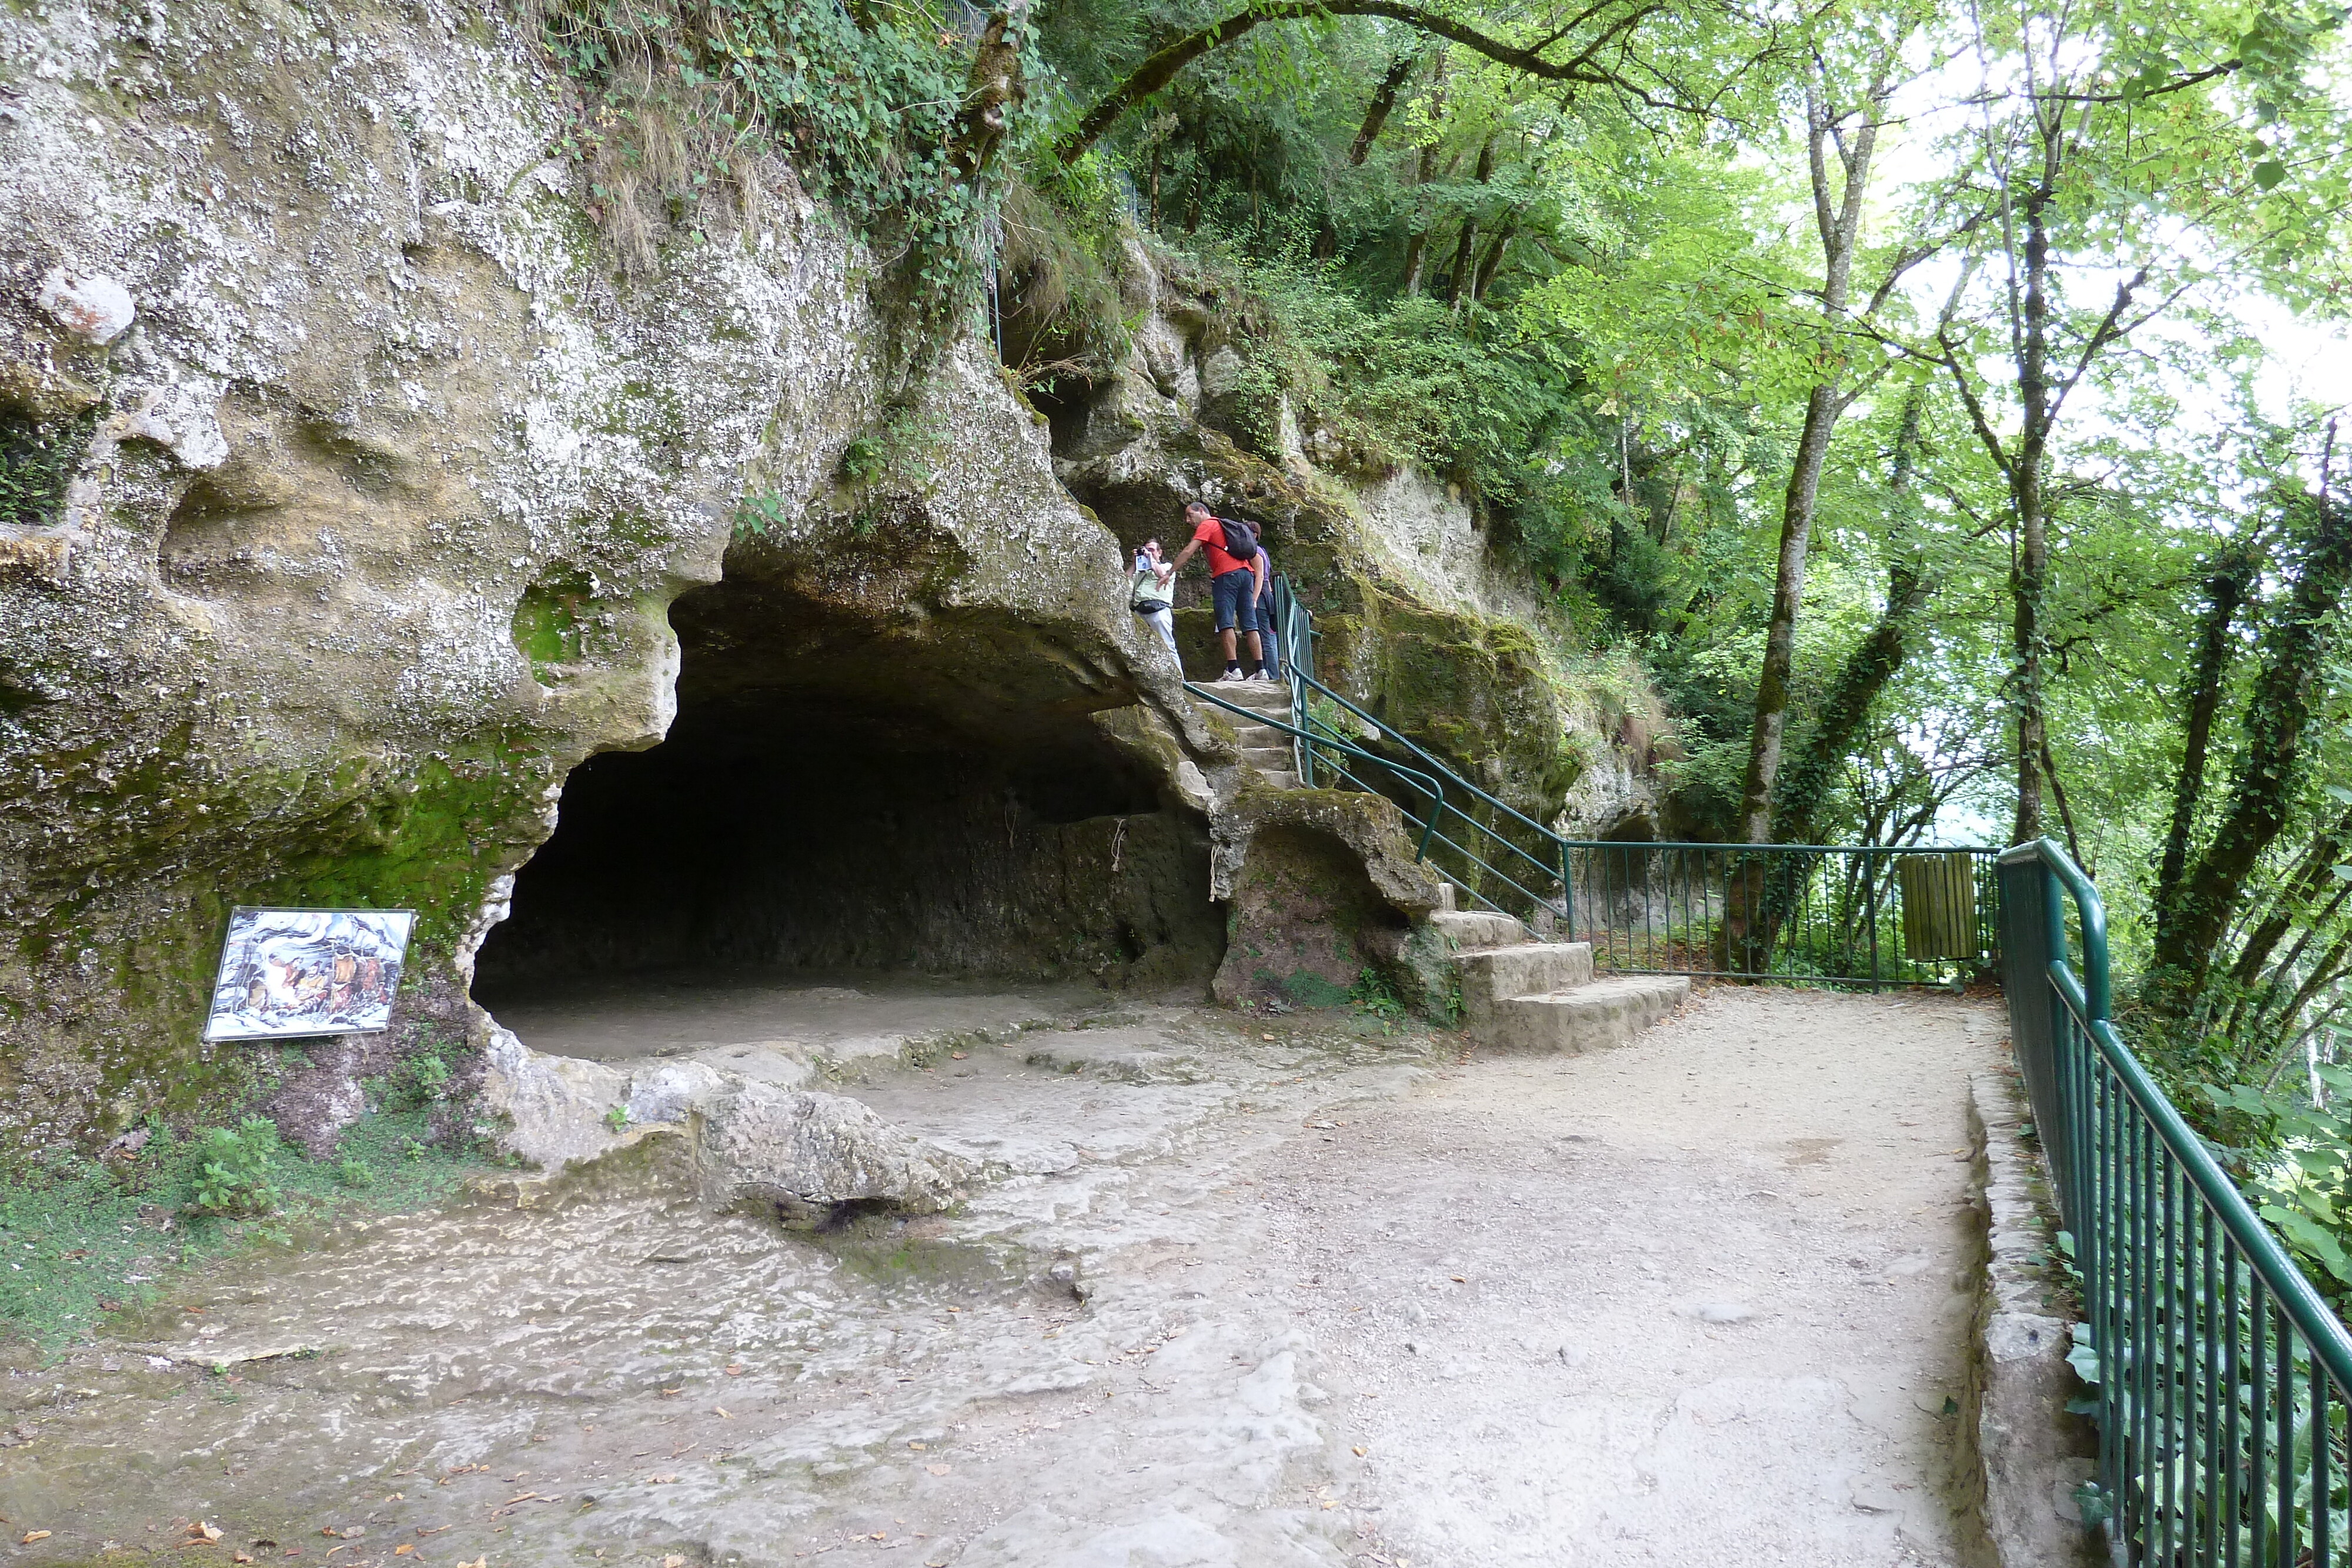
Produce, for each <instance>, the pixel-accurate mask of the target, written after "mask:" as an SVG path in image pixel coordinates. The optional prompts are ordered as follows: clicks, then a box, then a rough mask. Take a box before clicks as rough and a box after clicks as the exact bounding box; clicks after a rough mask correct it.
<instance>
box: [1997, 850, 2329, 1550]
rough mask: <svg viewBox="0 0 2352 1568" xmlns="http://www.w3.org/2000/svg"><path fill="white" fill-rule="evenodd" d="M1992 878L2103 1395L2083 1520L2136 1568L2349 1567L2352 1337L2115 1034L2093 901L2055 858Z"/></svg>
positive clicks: (2012, 990) (2020, 1036)
mask: <svg viewBox="0 0 2352 1568" xmlns="http://www.w3.org/2000/svg"><path fill="white" fill-rule="evenodd" d="M2000 880H2001V902H2000V908H2001V919H2002V926H2003V929H2002V933H2001V939H2000V946H2001V952H2002V955H2003V961H2002V962H2003V970H2004V988H2005V989H2006V991H2007V993H2008V998H2009V1010H2010V1026H2011V1040H2013V1041H2014V1043H2015V1046H2016V1050H2017V1056H2018V1061H2019V1064H2020V1066H2021V1068H2022V1069H2023V1071H2024V1074H2025V1080H2026V1087H2027V1090H2028V1092H2029V1093H2030V1094H2031V1096H2032V1102H2033V1120H2034V1126H2035V1129H2036V1131H2037V1133H2038V1134H2039V1135H2040V1137H2041V1140H2042V1146H2043V1147H2044V1148H2045V1149H2046V1150H2047V1151H2048V1154H2049V1157H2050V1164H2051V1170H2052V1175H2053V1179H2054V1181H2055V1183H2056V1186H2057V1196H2058V1204H2059V1208H2060V1210H2061V1212H2062V1213H2063V1217H2064V1220H2065V1225H2066V1229H2067V1233H2068V1236H2069V1238H2070V1239H2071V1240H2072V1242H2073V1245H2074V1257H2075V1261H2076V1264H2077V1266H2078V1268H2079V1269H2080V1271H2081V1277H2082V1284H2083V1293H2084V1302H2083V1315H2084V1326H2083V1329H2082V1331H2081V1337H2083V1338H2084V1339H2085V1340H2086V1341H2087V1343H2086V1345H2085V1347H2084V1348H2085V1349H2086V1350H2087V1352H2088V1353H2089V1354H2077V1356H2076V1358H2075V1360H2076V1364H2077V1365H2078V1366H2084V1369H2085V1372H2086V1375H2087V1376H2088V1377H2089V1379H2090V1380H2091V1381H2092V1382H2093V1383H2094V1384H2095V1385H2096V1390H2097V1400H2096V1406H2097V1416H2098V1422H2099V1471H2098V1477H2097V1480H2096V1482H2095V1495H2094V1496H2091V1497H2089V1498H2086V1499H2085V1500H2086V1501H2087V1502H2088V1503H2089V1504H2090V1505H2091V1506H2090V1508H2089V1510H2088V1511H2087V1512H2086V1515H2085V1517H2086V1518H2095V1519H2098V1520H2100V1521H2102V1522H2104V1524H2105V1530H2106V1532H2107V1539H2108V1543H2109V1545H2110V1547H2111V1549H2112V1551H2113V1553H2114V1555H2115V1556H2116V1559H2117V1560H2118V1561H2120V1562H2123V1563H2134V1564H2138V1563H2148V1564H2162V1565H2164V1568H2175V1565H2179V1564H2197V1565H2203V1564H2221V1565H2226V1568H2241V1565H2243V1568H2255V1565H2257V1564H2260V1565H2263V1568H2297V1565H2299V1564H2313V1565H2322V1564H2335V1563H2352V1544H2347V1531H2346V1530H2345V1525H2344V1516H2345V1511H2346V1508H2347V1502H2352V1498H2347V1486H2346V1473H2347V1448H2346V1437H2347V1413H2352V1399H2347V1393H2348V1392H2352V1336H2347V1333H2346V1332H2345V1328H2344V1324H2343V1323H2342V1322H2340V1321H2338V1319H2337V1318H2336V1315H2335V1314H2334V1313H2333V1312H2330V1311H2329V1309H2328V1307H2327V1304H2326V1301H2323V1300H2322V1299H2321V1297H2320V1296H2319V1293H2318V1292H2317V1291H2315V1290H2314V1289H2313V1288H2312V1285H2311V1282H2310V1281H2308V1280H2306V1279H2305V1277H2304V1276H2303V1274H2302V1272H2301V1271H2300V1270H2297V1269H2296V1268H2295V1266H2294V1262H2293V1261H2292V1260H2290V1259H2289V1258H2288V1257H2287V1255H2286V1253H2285V1251H2284V1249H2283V1248H2281V1246H2280V1245H2279V1243H2278V1240H2277V1239H2276V1238H2274V1237H2273V1235H2272V1234H2271V1233H2270V1231H2269V1230H2268V1229H2267V1228H2265V1227H2264V1226H2263V1223H2262V1221H2261V1220H2260V1219H2259V1218H2256V1217H2255V1215H2254V1212H2253V1210H2252V1207H2250V1206H2249V1205H2248V1204H2247V1202H2246V1199H2245V1198H2244V1197H2243V1196H2242V1195H2241V1194H2240V1192H2239V1191H2238V1189H2237V1187H2236V1186H2235V1185H2234V1184H2233V1183H2232V1182H2231V1180H2230V1177H2229V1176H2228V1174H2227V1173H2226V1172H2225V1171H2223V1170H2222V1168H2221V1166H2220V1164H2219V1163H2218V1162H2217V1161H2216V1160H2215V1159H2214V1158H2213V1156H2212V1155H2211V1154H2210V1152H2209V1151H2208V1150H2207V1148H2206V1147H2205V1145H2204V1144H2203V1143H2202V1142H2201V1141H2200V1139H2199V1138H2198V1136H2197V1134H2195V1133H2193V1132H2192V1131H2190V1130H2189V1126H2188V1124H2186V1123H2185V1122H2183V1121H2182V1120H2181V1117H2180V1113H2179V1112H2178V1111H2177V1110H2175V1109H2174V1107H2173V1105H2172V1103H2171V1102H2170V1101H2169V1100H2168V1099H2167V1098H2166V1097H2165V1095H2164V1092H2162V1091H2161V1090H2160V1089H2158V1087H2157V1085H2156V1083H2155V1082H2154V1081H2153V1080H2152V1079H2150V1078H2149V1076H2148V1074H2147V1070H2146V1069H2145V1068H2143V1067H2142V1066H2141V1065H2140V1062H2139V1061H2138V1059H2137V1058H2136V1057H2135V1056H2134V1055H2133V1054H2132V1052H2131V1051H2130V1049H2129V1048H2128V1047H2127V1046H2126V1045H2125V1044H2124V1042H2123V1040H2122V1038H2121V1037H2120V1036H2118V1035H2117V1034H2116V1030H2115V1027H2114V1025H2113V1023H2112V1022H2111V1021H2110V1019H2109V1009H2110V1003H2111V993H2110V983H2109V978H2108V968H2107V934H2106V915H2105V909H2104V907H2103V906H2102V905H2101V904H2100V901H2099V895H2098V894H2097V892H2096V891H2095V889H2094V888H2093V887H2092V886H2091V884H2090V882H2089V881H2088V879H2086V878H2085V877H2084V875H2083V873H2082V872H2081V871H2080V870H2079V869H2078V868H2077V867H2076V866H2075V865H2074V862H2073V861H2071V860H2070V859H2068V858H2067V856H2066V853H2065V852H2064V851H2063V850H2062V849H2060V848H2059V847H2058V846H2057V845H2056V844H2054V843H2053V842H2051V841H2049V840H2047V839H2044V840H2042V841H2039V842H2037V843H2032V844H2021V845H2019V846H2018V847H2017V848H2015V849H2012V850H2010V851H2007V852H2004V853H2003V854H2002V855H2001V856H2000ZM2070 905H2071V919H2070V907H2069V906H2070ZM2078 946H2079V951H2080V953H2081V961H2080V963H2079V965H2078V964H2077V963H2076V961H2075V958H2074V952H2075V951H2076V950H2077V947H2078Z"/></svg>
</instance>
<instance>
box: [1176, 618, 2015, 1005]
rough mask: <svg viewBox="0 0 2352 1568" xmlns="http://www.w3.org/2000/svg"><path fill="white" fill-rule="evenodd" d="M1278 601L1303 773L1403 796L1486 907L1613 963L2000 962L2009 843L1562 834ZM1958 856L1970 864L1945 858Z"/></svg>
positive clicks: (1900, 980)
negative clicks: (1346, 673)
mask: <svg viewBox="0 0 2352 1568" xmlns="http://www.w3.org/2000/svg"><path fill="white" fill-rule="evenodd" d="M1274 595H1275V623H1276V642H1277V646H1278V650H1279V652H1280V653H1281V656H1282V663H1283V665H1284V678H1285V679H1286V680H1287V681H1288V683H1289V685H1290V690H1291V713H1292V716H1293V722H1292V723H1291V724H1289V725H1287V726H1277V728H1280V729H1282V730H1283V731H1284V732H1285V733H1286V734H1287V735H1288V736H1289V737H1291V745H1292V752H1293V758H1294V766H1295V768H1296V769H1297V774H1298V778H1299V782H1300V783H1301V784H1303V785H1305V786H1306V787H1307V788H1309V789H1318V788H1322V789H1328V788H1341V789H1364V790H1370V791H1372V792H1374V793H1377V794H1382V795H1386V796H1388V797H1389V798H1390V799H1391V800H1395V801H1396V802H1397V804H1398V807H1399V809H1400V810H1402V811H1403V812H1404V814H1405V816H1406V817H1407V819H1408V820H1409V821H1411V822H1412V826H1413V828H1414V829H1415V830H1416V831H1419V833H1420V834H1421V841H1422V845H1423V858H1424V859H1426V860H1428V861H1429V862H1431V863H1432V864H1433V866H1434V867H1435V868H1436V869H1437V870H1438V871H1439V872H1440V873H1442V874H1444V876H1445V877H1446V879H1447V880H1448V881H1450V882H1452V883H1454V884H1455V885H1456V886H1457V887H1458V888H1460V889H1461V890H1462V892H1463V894H1465V896H1466V897H1467V898H1468V899H1469V900H1470V901H1472V902H1473V903H1475V904H1479V905H1483V906H1484V907H1486V908H1488V909H1495V910H1499V911H1502V912H1504V913H1506V914H1509V915H1517V916H1518V917H1519V918H1520V919H1522V920H1528V921H1534V920H1536V919H1538V918H1547V919H1548V920H1549V923H1550V924H1551V925H1553V927H1554V929H1555V930H1556V932H1557V933H1558V934H1559V936H1561V937H1562V938H1563V939H1565V940H1569V941H1585V942H1591V944H1592V953H1593V962H1594V963H1595V965H1596V966H1597V967H1601V968H1603V969H1608V970H1613V971H1615V972H1618V973H1621V974H1682V975H1692V976H1699V977H1707V976H1715V977H1725V978H1738V979H1788V980H1794V979H1811V980H1823V981H1831V982H1835V983H1839V984H1858V985H1865V986H1870V987H1872V988H1878V987H1882V986H1903V985H1921V984H1934V985H1942V984H1948V983H1950V982H1952V981H1954V980H1957V979H1958V978H1960V977H1963V976H1966V975H1968V974H1970V973H1977V972H1982V971H1983V970H1985V969H1986V968H1987V967H1989V966H1990V963H1991V961H1992V958H1993V955H1994V953H1995V951H1996V950H1997V944H1998V941H1999V936H2000V922H1999V919H1998V915H1997V909H1998V900H1999V887H1998V883H1997V880H1996V878H1995V877H1994V876H1993V873H1992V862H1993V857H1994V856H1995V855H1996V854H1997V853H1998V851H1995V850H1990V849H1971V850H1962V851H1948V852H1933V853H1932V854H1923V853H1921V852H1916V851H1906V850H1898V849H1895V848H1891V847H1887V846H1879V845H1865V846H1830V845H1811V844H1707V843H1661V842H1654V841H1623V842H1619V841H1591V840H1577V839H1567V838H1562V837H1561V836H1560V835H1559V833H1557V832H1555V831H1552V830H1551V829H1550V828H1549V827H1547V826H1546V825H1545V824H1543V823H1541V822H1538V821H1535V820H1534V819H1533V818H1531V817H1528V816H1527V815H1526V814H1525V813H1523V812H1520V811H1518V810H1515V809H1513V808H1512V807H1511V806H1509V805H1507V803H1505V802H1504V801H1502V800H1498V799H1496V797H1495V796H1494V795H1493V794H1491V793H1489V792H1488V791H1486V790H1485V789H1480V788H1478V787H1477V786H1476V785H1475V784H1472V783H1471V782H1470V781H1469V780H1467V779H1464V778H1463V777H1462V776H1461V775H1460V774H1459V773H1457V772H1455V771H1454V769H1453V768H1449V767H1447V766H1446V765H1445V764H1444V762H1443V761H1441V760H1440V759H1438V758H1435V757H1433V756H1432V755H1431V754H1430V753H1429V751H1428V750H1427V749H1425V748H1424V747H1421V746H1419V745H1417V744H1416V743H1415V742H1413V741H1412V739H1411V738H1409V737H1406V736H1405V735H1403V734H1402V733H1401V732H1399V731H1398V730H1397V729H1396V728H1395V727H1392V726H1391V725H1389V724H1387V723H1385V722H1383V721H1382V720H1381V719H1380V718H1379V717H1378V716H1375V715H1373V714H1371V713H1369V712H1367V711H1366V710H1365V709H1364V708H1363V707H1361V706H1359V705H1358V704H1356V703H1355V702H1353V701H1351V700H1349V698H1348V697H1347V696H1345V695H1342V694H1340V693H1339V692H1337V691H1334V690H1333V689H1332V688H1331V687H1330V686H1328V685H1326V684H1324V682H1323V681H1322V680H1320V679H1319V678H1318V676H1317V674H1316V670H1317V666H1318V659H1317V644H1318V641H1319V639H1320V636H1321V633H1319V632H1317V631H1316V630H1315V625H1314V618H1313V616H1312V615H1311V614H1309V613H1308V612H1307V607H1306V606H1305V605H1304V604H1303V603H1301V602H1300V601H1299V600H1298V597H1297V594H1296V593H1294V592H1293V591H1291V586H1290V584H1289V582H1288V580H1286V579H1284V578H1280V577H1277V578H1276V579H1275V581H1274ZM1193 689H1194V690H1195V691H1197V692H1200V693H1202V695H1209V696H1211V697H1212V698H1213V700H1216V701H1219V702H1220V704H1221V706H1228V707H1231V706H1234V705H1232V704H1230V703H1224V702H1223V699H1219V698H1215V697H1214V688H1213V687H1208V686H1195V687H1194V688H1193ZM1253 716H1254V717H1255V715H1253ZM1953 856H1958V857H1960V858H1961V862H1963V863H1959V864H1957V865H1955V864H1952V863H1940V862H1950V860H1951V857H1953ZM1939 858H1940V862H1939V863H1938V864H1935V865H1931V864H1928V863H1927V862H1930V861H1939ZM1922 889H1926V890H1927V893H1926V894H1922V892H1921V890H1922ZM1538 912H1545V913H1543V914H1540V915H1539V913H1538ZM1929 915H1933V916H1934V918H1932V919H1931V918H1928V916H1929Z"/></svg>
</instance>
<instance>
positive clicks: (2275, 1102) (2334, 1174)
mask: <svg viewBox="0 0 2352 1568" xmlns="http://www.w3.org/2000/svg"><path fill="white" fill-rule="evenodd" d="M2317 1077H2318V1080H2319V1082H2320V1083H2321V1084H2322V1085H2323V1086H2324V1088H2325V1089H2326V1091H2327V1092H2328V1093H2329V1098H2328V1099H2327V1100H2326V1102H2324V1103H2319V1104H2313V1103H2310V1102H2309V1101H2307V1100H2305V1099H2302V1098H2300V1097H2297V1096H2294V1095H2289V1094H2284V1093H2281V1092H2278V1091H2277V1090H2274V1089H2263V1088H2261V1087H2259V1086H2256V1085H2252V1084H2245V1083H2232V1084H2205V1085H2201V1086H2200V1088H2201V1092H2202V1093H2203V1095H2204V1097H2205V1099H2206V1100H2208V1101H2209V1102H2210V1103H2211V1104H2212V1105H2213V1106H2214V1107H2215V1108H2216V1109H2218V1110H2221V1111H2223V1112H2231V1113H2236V1114H2238V1115H2240V1116H2242V1117H2244V1118H2245V1119H2246V1120H2247V1122H2248V1123H2249V1124H2252V1126H2253V1127H2254V1128H2255V1129H2256V1131H2257V1132H2258V1133H2259V1134H2260V1135H2261V1138H2262V1146H2263V1152H2261V1153H2256V1154H2253V1155H2251V1156H2248V1157H2246V1158H2245V1159H2244V1160H2243V1162H2242V1163H2243V1166H2244V1168H2245V1170H2246V1173H2247V1174H2246V1176H2244V1178H2242V1185H2244V1186H2245V1187H2246V1188H2247V1195H2248V1197H2251V1198H2252V1199H2253V1200H2254V1204H2255V1207H2256V1208H2257V1209H2258V1210H2259V1211H2260V1213H2261V1214H2262V1217H2263V1218H2264V1219H2266V1220H2268V1221H2269V1222H2270V1223H2271V1226H2272V1228H2273V1229H2275V1230H2276V1231H2277V1232H2278V1233H2279V1236H2280V1238H2281V1239H2283V1240H2284V1241H2285V1243H2286V1244H2287V1247H2288V1249H2289V1250H2291V1251H2292V1252H2293V1253H2294V1255H2295V1260H2296V1261H2297V1262H2299V1263H2301V1264H2302V1265H2303V1267H2304V1269H2305V1271H2306V1272H2307V1273H2310V1274H2312V1275H2313V1276H2314V1277H2315V1278H2318V1279H2323V1280H2327V1281H2333V1282H2334V1290H2333V1291H2332V1292H2331V1293H2332V1294H2334V1295H2336V1296H2337V1297H2338V1298H2342V1297H2344V1296H2345V1295H2347V1293H2352V1069H2347V1068H2342V1067H2322V1068H2320V1069H2318V1070H2317Z"/></svg>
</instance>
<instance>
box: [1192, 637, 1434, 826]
mask: <svg viewBox="0 0 2352 1568" xmlns="http://www.w3.org/2000/svg"><path fill="white" fill-rule="evenodd" d="M1184 685H1185V688H1186V689H1187V690H1189V691H1190V692H1192V695H1194V696H1198V697H1206V698H1207V699H1208V700H1209V701H1211V702H1213V703H1214V704H1216V705H1217V706H1219V707H1221V708H1223V709H1224V710H1225V711H1226V712H1228V713H1237V714H1239V715H1241V716H1243V717H1244V718H1246V719H1248V720H1249V721H1250V722H1252V723H1253V724H1262V725H1265V727H1267V728H1269V729H1278V730H1281V731H1282V732H1283V733H1285V734H1286V735H1289V736H1293V737H1301V738H1305V737H1307V732H1306V731H1305V730H1302V729H1299V728H1297V727H1294V726H1292V725H1289V724H1286V723H1285V722H1284V721H1283V720H1281V719H1278V718H1268V717H1267V716H1265V715H1264V714H1262V713H1260V712H1258V711H1257V710H1256V709H1255V708H1251V707H1244V706H1242V705H1241V704H1239V703H1237V702H1230V701H1228V700H1226V699H1225V698H1223V697H1221V696H1219V695H1217V694H1216V692H1215V691H1214V690H1213V688H1211V687H1210V686H1207V685H1202V683H1200V682H1198V681H1187V682H1185V683H1184ZM1318 744H1320V745H1324V746H1334V745H1336V746H1338V747H1340V748H1341V749H1342V750H1346V751H1352V752H1354V753H1355V754H1356V755H1357V756H1359V757H1362V758H1369V759H1370V760H1371V761H1374V762H1377V763H1379V764H1380V765H1381V767H1383V768H1388V769H1389V770H1390V771H1391V772H1392V773H1397V774H1401V775H1402V776H1403V777H1404V778H1407V779H1412V781H1413V782H1414V783H1416V784H1418V785H1420V786H1421V787H1422V788H1423V789H1426V790H1427V791H1429V796H1430V800H1431V801H1432V802H1433V804H1432V806H1431V809H1430V813H1429V821H1428V822H1427V823H1425V824H1418V825H1419V826H1420V827H1421V841H1420V842H1419V843H1418V844H1416V845H1415V846H1414V847H1413V859H1415V860H1427V859H1428V858H1429V839H1430V835H1431V834H1433V833H1434V832H1436V831H1437V823H1438V820H1439V819H1440V818H1441V817H1443V816H1444V813H1445V791H1444V790H1443V789H1439V788H1438V786H1437V781H1436V780H1435V779H1431V778H1430V777H1428V776H1427V775H1426V774H1423V773H1416V772H1415V771H1413V770H1412V768H1399V767H1397V766H1396V765H1395V764H1394V763H1392V762H1391V761H1389V760H1388V758H1384V757H1382V756H1381V755H1380V754H1379V753H1378V752H1372V751H1366V750H1365V749H1364V748H1363V747H1360V746H1351V745H1349V744H1348V743H1347V742H1346V741H1328V740H1327V741H1322V742H1318ZM1366 793H1367V794H1370V793H1372V791H1370V790H1367V791H1366ZM1391 804H1393V802H1391ZM1397 810H1398V814H1399V815H1401V816H1402V817H1403V818H1404V820H1405V821H1408V822H1410V821H1412V813H1411V812H1409V811H1406V810H1404V808H1402V806H1400V807H1398V808H1397Z"/></svg>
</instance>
